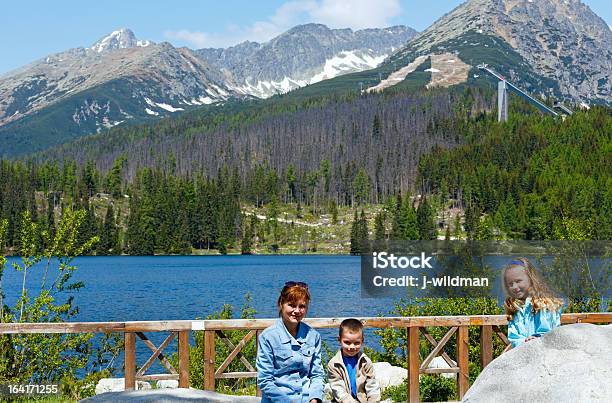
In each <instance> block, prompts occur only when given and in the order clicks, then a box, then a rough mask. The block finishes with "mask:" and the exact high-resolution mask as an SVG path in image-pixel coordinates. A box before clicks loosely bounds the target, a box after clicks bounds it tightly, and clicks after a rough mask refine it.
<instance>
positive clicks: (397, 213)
mask: <svg viewBox="0 0 612 403" xmlns="http://www.w3.org/2000/svg"><path fill="white" fill-rule="evenodd" d="M392 219H393V222H392V224H391V235H390V237H389V238H390V239H391V240H394V241H397V240H401V239H404V237H403V234H402V228H401V221H402V195H401V193H400V194H398V195H397V196H396V198H395V206H394V209H393V216H392Z"/></svg>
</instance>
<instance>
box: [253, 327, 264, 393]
mask: <svg viewBox="0 0 612 403" xmlns="http://www.w3.org/2000/svg"><path fill="white" fill-rule="evenodd" d="M261 332H263V330H257V331H256V332H255V355H257V352H258V349H259V336H261ZM255 380H257V378H255ZM255 396H257V397H262V393H261V389H259V384H258V385H257V392H256V393H255Z"/></svg>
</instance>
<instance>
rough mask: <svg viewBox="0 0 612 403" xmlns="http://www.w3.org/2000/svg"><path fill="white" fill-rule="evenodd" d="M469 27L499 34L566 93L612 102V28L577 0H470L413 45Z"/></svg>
mask: <svg viewBox="0 0 612 403" xmlns="http://www.w3.org/2000/svg"><path fill="white" fill-rule="evenodd" d="M468 32H476V33H479V34H487V35H492V36H495V37H498V38H501V39H503V40H504V41H505V42H506V43H508V44H509V45H510V46H511V47H512V48H513V49H514V50H515V51H516V52H517V53H518V54H520V55H521V56H522V58H523V59H525V61H526V62H527V63H529V65H530V66H531V67H532V68H533V69H534V71H536V72H537V73H538V74H540V75H542V76H544V77H548V78H551V79H554V80H556V81H558V82H559V86H560V90H561V92H562V93H563V96H565V97H568V98H572V99H574V100H585V99H599V100H602V101H604V102H606V103H610V102H612V98H611V97H610V93H612V89H611V82H610V80H609V78H608V73H606V72H609V71H611V70H612V32H611V31H610V28H609V27H608V25H607V24H606V23H605V22H604V21H603V20H602V19H601V18H600V17H598V16H597V15H596V14H595V13H593V11H591V9H590V8H589V7H588V6H587V5H585V4H583V3H582V2H581V1H580V0H469V1H467V2H465V3H463V4H461V5H460V6H458V7H456V8H455V9H454V10H452V11H451V12H449V13H448V14H446V15H444V16H443V17H442V18H440V19H439V20H438V21H436V22H435V23H434V24H433V25H432V26H431V27H429V28H428V29H427V30H425V31H424V32H423V33H422V34H421V35H419V36H418V37H417V38H415V39H414V40H413V41H412V42H411V47H412V49H414V50H417V51H418V52H420V53H423V54H424V53H426V52H428V51H429V49H432V48H434V47H436V46H437V45H439V44H441V43H443V42H445V41H449V40H453V39H455V38H459V37H462V36H463V35H465V34H466V33H468ZM468 42H469V41H468ZM474 46H478V44H477V43H474Z"/></svg>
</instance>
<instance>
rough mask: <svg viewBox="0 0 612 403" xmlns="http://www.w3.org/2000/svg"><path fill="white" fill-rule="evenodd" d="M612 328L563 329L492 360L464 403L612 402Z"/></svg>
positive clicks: (586, 326) (580, 327)
mask: <svg viewBox="0 0 612 403" xmlns="http://www.w3.org/2000/svg"><path fill="white" fill-rule="evenodd" d="M611 364H612V326H610V325H607V326H597V325H592V324H586V323H579V324H574V325H565V326H561V327H559V328H557V329H555V330H553V331H551V332H550V333H547V334H545V335H544V336H543V337H541V338H539V339H535V340H532V341H530V342H527V343H525V344H524V345H521V346H519V347H517V348H514V349H512V350H510V351H508V352H507V353H504V354H502V355H501V356H500V357H498V358H496V359H495V360H494V361H493V362H491V363H490V364H489V365H488V366H487V367H486V368H485V369H484V370H483V371H482V373H481V374H480V376H479V377H478V378H477V379H476V382H474V385H472V387H471V388H470V389H469V391H468V392H467V394H466V395H465V397H464V398H463V401H464V402H470V403H472V402H496V403H502V402H567V401H572V402H611V401H612V365H611Z"/></svg>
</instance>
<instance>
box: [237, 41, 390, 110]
mask: <svg viewBox="0 0 612 403" xmlns="http://www.w3.org/2000/svg"><path fill="white" fill-rule="evenodd" d="M387 56H388V55H387V54H382V55H379V56H372V55H370V54H368V53H366V52H361V51H342V52H340V53H338V54H337V55H336V56H334V57H332V58H330V59H327V60H325V63H324V64H323V67H322V68H321V70H319V72H317V73H315V74H314V75H313V76H312V77H310V78H309V79H300V78H295V77H287V76H285V77H283V79H282V80H279V81H274V80H259V81H257V82H256V83H251V82H250V80H248V79H247V80H246V81H245V83H244V85H241V86H234V87H230V88H231V89H233V90H235V91H237V92H239V93H241V94H245V95H253V96H256V97H258V98H268V97H270V96H272V95H276V94H284V93H286V92H289V91H292V90H294V89H296V88H300V87H304V86H306V85H310V84H315V83H318V82H319V81H323V80H329V79H330V78H334V77H337V76H339V75H343V74H348V73H353V72H356V71H363V70H368V69H373V68H375V67H377V66H378V65H380V64H381V63H382V62H383V61H384V60H385V59H386V58H387Z"/></svg>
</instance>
